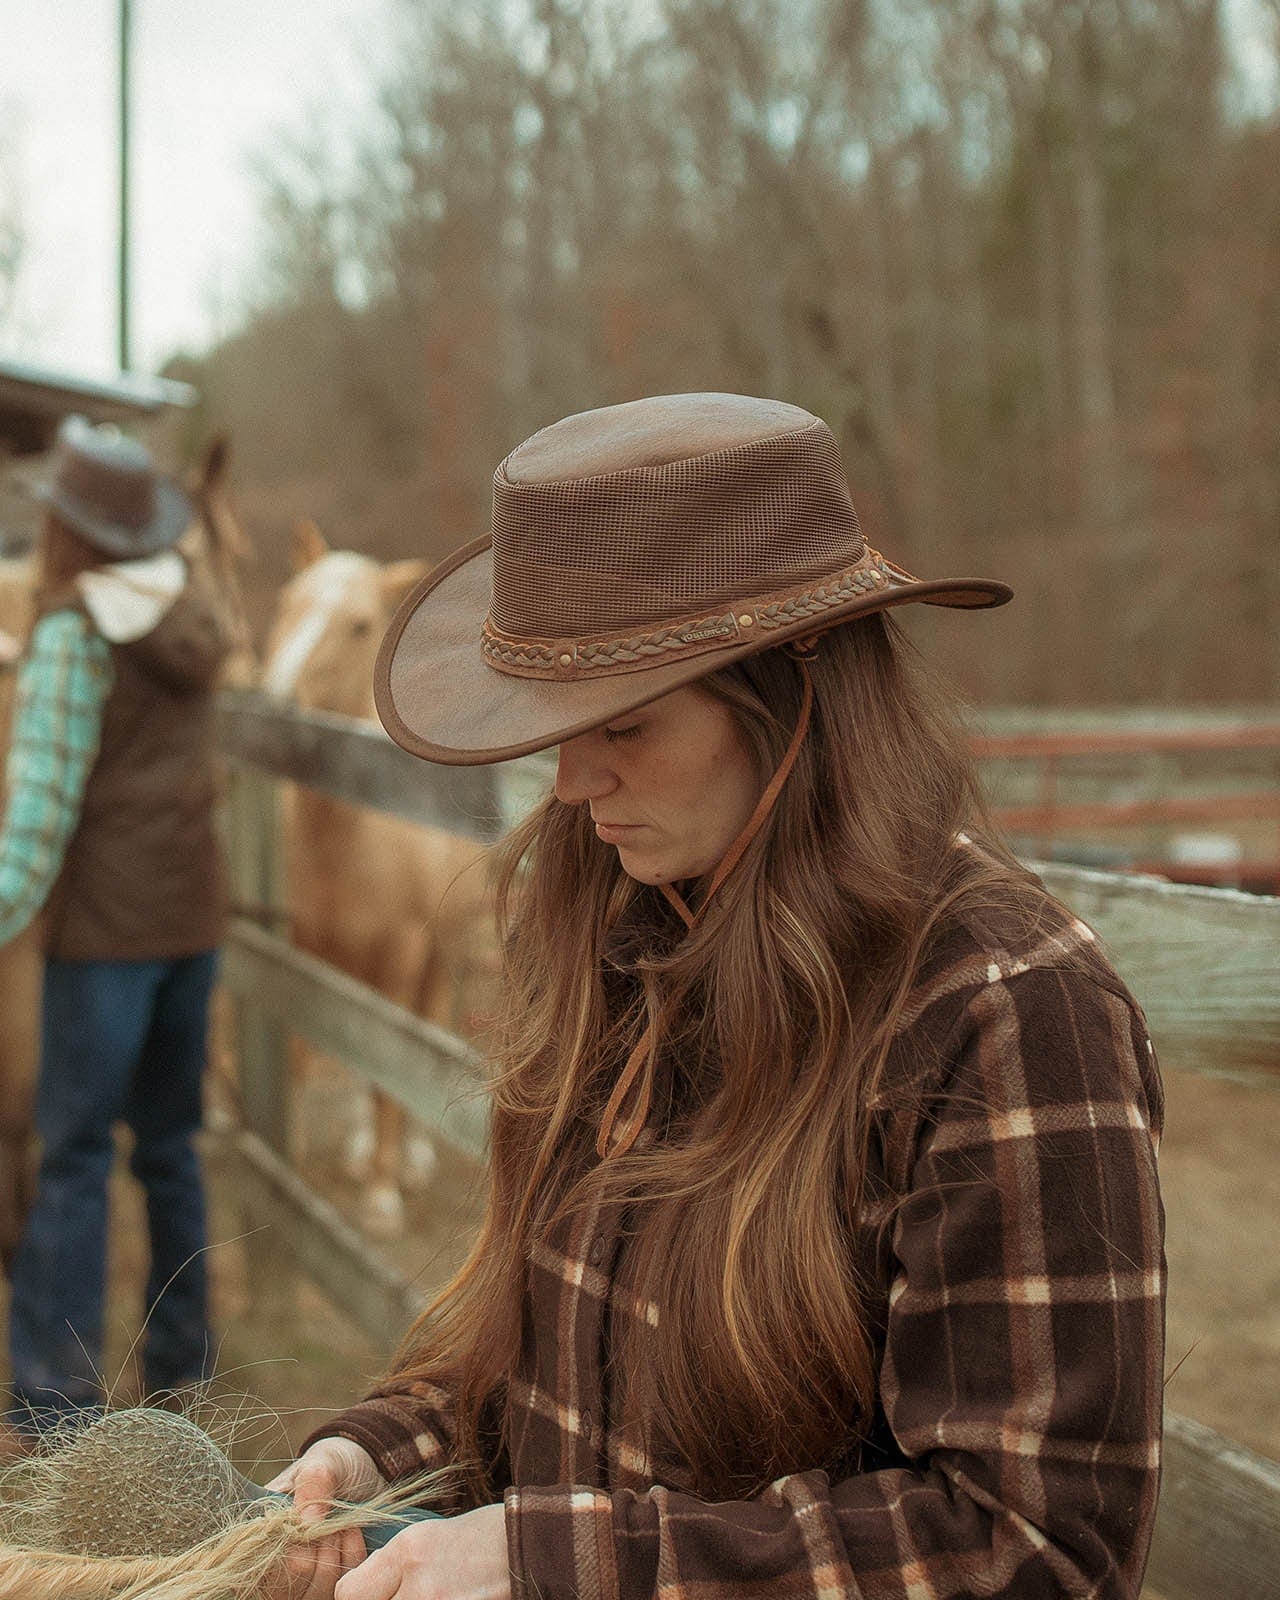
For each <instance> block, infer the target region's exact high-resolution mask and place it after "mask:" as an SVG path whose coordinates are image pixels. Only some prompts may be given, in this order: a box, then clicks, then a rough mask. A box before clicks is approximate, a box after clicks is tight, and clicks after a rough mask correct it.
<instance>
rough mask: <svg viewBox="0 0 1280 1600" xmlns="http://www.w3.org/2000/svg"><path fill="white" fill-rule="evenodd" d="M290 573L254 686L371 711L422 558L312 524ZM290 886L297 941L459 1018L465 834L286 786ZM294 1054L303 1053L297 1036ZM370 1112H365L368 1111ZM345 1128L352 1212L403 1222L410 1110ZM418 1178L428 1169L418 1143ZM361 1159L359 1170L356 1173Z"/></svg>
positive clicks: (373, 1225)
mask: <svg viewBox="0 0 1280 1600" xmlns="http://www.w3.org/2000/svg"><path fill="white" fill-rule="evenodd" d="M292 556H293V567H294V576H293V577H292V578H291V580H290V581H289V582H288V583H287V584H286V585H285V587H284V589H283V590H282V592H281V595H280V599H279V602H278V605H277V608H276V614H275V618H274V621H273V623H272V627H271V631H270V634H269V636H268V640H267V650H266V660H265V662H264V665H263V669H262V687H263V688H264V689H265V690H266V691H267V693H268V694H271V695H273V696H274V697H276V698H277V699H280V700H288V701H292V702H293V703H294V704H296V705H298V706H300V707H302V708H303V709H305V710H313V711H334V712H341V713H343V714H345V715H347V716H352V717H361V718H368V719H372V718H373V717H374V707H373V663H374V658H375V656H376V655H377V651H378V643H379V641H380V639H381V638H382V635H383V633H384V632H385V630H386V626H387V623H388V622H389V621H390V619H391V614H392V612H393V611H394V610H395V607H396V605H397V604H398V603H399V601H400V599H401V597H402V596H403V595H404V594H405V593H407V591H408V590H409V589H410V588H411V587H412V585H413V584H414V583H416V582H417V580H418V579H419V578H420V577H422V576H423V574H424V573H425V572H426V571H427V564H426V563H424V562H421V561H399V562H394V563H392V564H391V565H389V566H382V565H380V564H379V563H378V562H376V561H374V560H372V559H371V558H370V557H368V556H363V555H357V554H355V553H354V552H352V551H349V550H330V549H329V546H328V544H327V543H326V542H325V539H324V536H323V535H322V534H321V532H320V530H319V529H318V528H317V527H316V526H315V524H314V523H311V522H303V523H299V524H298V525H297V526H296V527H295V528H294V530H293V547H292ZM284 805H285V812H284V817H283V823H284V846H285V862H286V874H285V877H286V886H287V887H286V896H287V903H288V910H289V914H290V918H291V921H292V924H293V937H294V941H295V943H297V944H298V945H299V946H300V947H301V948H302V949H304V950H307V951H309V952H311V953H312V954H313V955H317V956H320V957H321V958H322V959H323V960H325V961H328V962H330V963H331V964H332V965H334V966H336V967H340V968H342V970H343V971H345V972H349V973H351V975H352V976H353V977H356V978H359V979H361V980H362V981H363V982H364V983H367V984H368V985H369V986H370V987H371V988H374V989H377V990H379V991H380V992H381V993H382V994H385V995H386V996H387V997H388V998H389V999H391V1000H394V1001H396V1002H397V1003H398V1004H400V1005H402V1006H404V1007H406V1008H407V1009H408V1010H411V1011H415V1012H417V1013H418V1014H419V1015H422V1016H426V1017H430V1018H431V1019H432V1020H434V1021H436V1022H439V1023H441V1024H443V1025H446V1026H447V1025H450V1024H451V1023H453V1022H455V1021H456V1017H455V1009H456V1004H457V998H458V995H459V992H460V989H461V987H462V983H463V981H464V978H465V976H466V974H467V973H468V970H469V968H470V967H471V965H472V963H473V961H474V960H475V958H476V956H477V954H478V952H479V951H480V950H481V949H482V948H483V941H484V929H485V927H486V925H487V921H488V904H489V903H488V894H487V884H486V882H485V873H484V871H483V869H482V865H481V862H482V857H483V851H482V849H481V847H480V846H479V845H477V844H476V843H474V841H469V840H464V839H460V838H458V837H457V836H455V835H453V834H449V833H443V832H440V831H437V830H435V829H431V828H425V827H421V826H419V825H416V824H414V823H410V822H405V821H402V820H401V819H400V818H398V817H392V816H388V815H386V814H385V813H383V812H378V811H373V810H368V809H366V808H363V807H359V806H352V805H347V804H345V803H343V802H342V801H339V800H333V799H330V798H329V797H328V796H326V795H322V794H319V793H317V792H316V791H315V790H309V789H303V788H300V787H298V786H296V785H289V786H287V787H286V790H285V801H284ZM293 1049H294V1056H295V1061H297V1062H298V1064H299V1065H302V1063H303V1062H304V1061H305V1059H306V1053H305V1051H304V1050H303V1048H302V1046H301V1045H300V1044H297V1043H295V1045H294V1047H293ZM370 1112H371V1118H370V1116H369V1113H370ZM364 1115H365V1117H366V1121H365V1123H364V1125H363V1126H362V1127H357V1128H356V1129H355V1130H353V1131H354V1134H355V1144H354V1146H353V1147H352V1148H351V1150H349V1158H351V1159H352V1164H353V1166H354V1167H355V1168H356V1169H357V1171H356V1172H353V1175H358V1176H360V1177H368V1178H369V1180H370V1181H369V1183H368V1185H367V1187H366V1189H365V1192H364V1195H363V1198H362V1205H361V1210H362V1214H363V1220H364V1222H365V1225H366V1226H367V1227H368V1228H369V1229H370V1231H371V1232H376V1233H379V1234H381V1235H383V1236H391V1235H394V1234H395V1233H398V1232H399V1231H400V1230H401V1229H402V1227H403V1222H404V1200H403V1187H404V1184H405V1182H406V1179H411V1178H412V1177H413V1176H414V1174H413V1173H412V1171H411V1164H409V1165H407V1164H406V1161H405V1155H406V1151H405V1133H406V1119H405V1116H404V1113H403V1111H402V1110H401V1108H400V1107H399V1106H398V1105H397V1104H396V1102H395V1101H393V1100H391V1099H390V1098H389V1097H388V1096H386V1095H382V1094H378V1093H376V1092H375V1093H373V1094H372V1095H371V1096H370V1097H369V1099H368V1100H367V1101H366V1102H365V1107H364ZM419 1153H420V1163H421V1166H422V1167H423V1168H424V1169H425V1170H422V1171H420V1172H419V1173H418V1174H417V1177H418V1179H419V1181H423V1180H425V1178H426V1177H427V1176H428V1175H429V1169H430V1167H431V1166H433V1165H434V1158H433V1156H432V1155H431V1152H430V1148H429V1146H422V1147H420V1152H419ZM360 1169H364V1170H360Z"/></svg>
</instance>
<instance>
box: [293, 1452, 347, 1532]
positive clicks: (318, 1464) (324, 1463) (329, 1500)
mask: <svg viewBox="0 0 1280 1600" xmlns="http://www.w3.org/2000/svg"><path fill="white" fill-rule="evenodd" d="M343 1487H344V1486H343V1485H341V1484H339V1482H338V1475H337V1473H336V1472H335V1471H334V1470H333V1465H332V1463H331V1462H329V1461H328V1460H327V1459H324V1458H323V1457H322V1458H320V1459H318V1460H314V1461H313V1460H311V1459H310V1452H308V1453H307V1455H305V1456H303V1457H302V1459H301V1460H300V1461H299V1462H297V1463H296V1471H295V1472H294V1475H293V1484H292V1490H293V1503H294V1506H295V1507H296V1509H297V1512H298V1515H299V1516H300V1517H301V1518H302V1520H303V1521H304V1522H318V1521H319V1520H320V1518H321V1517H323V1516H326V1515H327V1514H328V1513H329V1512H330V1511H331V1510H332V1509H333V1502H334V1501H335V1500H336V1499H338V1498H340V1497H341V1493H342V1488H343Z"/></svg>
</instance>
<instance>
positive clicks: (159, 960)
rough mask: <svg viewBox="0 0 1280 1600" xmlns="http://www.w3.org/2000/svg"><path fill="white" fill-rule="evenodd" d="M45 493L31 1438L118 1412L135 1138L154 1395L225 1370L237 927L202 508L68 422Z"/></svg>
mask: <svg viewBox="0 0 1280 1600" xmlns="http://www.w3.org/2000/svg"><path fill="white" fill-rule="evenodd" d="M45 499H46V501H47V506H46V512H45V519H44V523H43V526H42V529H41V536H40V585H41V587H40V595H39V603H38V613H39V616H38V620H37V622H36V626H35V629H34V631H33V634H32V638H31V644H30V649H29V652H28V654H27V657H26V660H25V661H24V663H23V666H22V669H21V676H20V680H19V688H18V701H17V714H16V720H15V725H14V732H13V745H12V751H11V754H10V758H9V765H8V778H9V796H8V807H7V811H6V814H5V819H4V827H3V831H2V832H0V945H5V944H7V943H8V942H9V941H11V940H14V939H16V938H17V937H18V936H20V935H21V934H22V933H23V931H24V929H27V928H29V927H30V926H31V925H32V923H33V921H34V920H35V919H37V918H39V919H40V923H41V927H40V933H41V942H42V944H43V948H44V950H45V953H46V964H45V972H44V996H43V1016H42V1037H41V1061H40V1073H39V1085H38V1091H37V1106H36V1122H37V1128H38V1131H39V1134H40V1138H41V1142H42V1152H41V1161H40V1172H39V1178H38V1183H37V1191H36V1197H35V1202H34V1205H33V1206H32V1209H31V1212H30V1215H29V1216H28V1217H27V1219H26V1226H25V1229H24V1231H23V1233H22V1238H21V1243H20V1245H19V1247H18V1250H17V1253H16V1256H15V1259H14V1262H13V1273H12V1286H11V1287H12V1296H11V1300H10V1306H9V1347H10V1358H11V1372H12V1389H13V1399H14V1407H13V1410H12V1411H11V1413H10V1415H9V1421H10V1423H11V1424H12V1425H13V1427H15V1428H16V1429H17V1430H18V1431H19V1432H20V1433H22V1434H25V1435H28V1436H29V1435H30V1434H31V1433H33V1432H34V1431H36V1430H38V1429H39V1428H40V1427H42V1426H44V1425H45V1424H47V1423H53V1422H56V1421H58V1420H59V1419H61V1418H63V1417H65V1416H66V1415H67V1414H69V1413H74V1412H75V1411H76V1410H78V1409H80V1408H83V1407H90V1406H93V1405H96V1404H101V1402H102V1399H103V1391H104V1382H105V1380H104V1376H103V1371H102V1337H103V1328H102V1319H103V1291H104V1280H105V1276H106V1243H107V1240H106V1232H107V1178H108V1174H109V1172H110V1168H111V1163H112V1157H113V1151H114V1145H113V1142H112V1126H113V1124H114V1123H115V1122H116V1121H117V1120H124V1121H127V1122H128V1124H129V1126H130V1128H131V1130H132V1132H133V1136H134V1138H133V1149H132V1154H131V1158H130V1164H131V1167H132V1170H133V1172H134V1175H135V1176H136V1177H137V1178H138V1179H139V1181H140V1182H141V1183H142V1185H143V1186H144V1188H145V1190H146V1195H147V1222H148V1233H149V1239H150V1245H151V1270H150V1276H149V1279H148V1285H147V1303H148V1309H149V1316H148V1320H147V1329H146V1339H145V1344H144V1348H143V1351H142V1356H143V1369H144V1376H145V1380H146V1384H147V1388H148V1390H149V1391H151V1392H158V1391H162V1390H167V1389H172V1388H179V1387H184V1386H186V1385H188V1384H191V1383H194V1382H197V1381H199V1380H200V1379H201V1378H202V1377H204V1376H205V1375H206V1374H207V1368H208V1364H209V1361H210V1357H211V1353H212V1352H211V1340H210V1335H209V1327H208V1318H207V1305H206V1300H207V1296H206V1285H205V1271H204V1256H203V1252H204V1247H205V1242H206V1230H205V1203H204V1191H203V1186H202V1183H201V1178H200V1171H199V1166H198V1163H197V1158H196V1152H195V1148H194V1144H193V1139H194V1135H195V1132H196V1130H197V1128H198V1127H199V1124H200V1080H201V1074H202V1071H203V1067H204V1061H205V1035H206V1032H207V1026H208V1003H209V992H210V988H211V985H212V982H213V975H214V964H215V947H216V945H217V944H218V942H219V940H220V938H221V930H222V922H223V892H222V883H221V872H220V864H219V860H218V848H217V841H216V838H215V827H214V815H213V812H214V799H215V794H214V781H213V770H212V762H213V689H214V683H215V678H216V675H217V671H218V668H219V666H220V665H221V663H222V661H223V658H224V657H225V656H226V654H227V651H228V649H229V647H230V644H231V641H232V630H231V627H230V623H229V620H228V614H227V607H226V604H225V601H224V598H223V596H222V594H221V592H220V590H219V588H218V586H217V585H216V584H215V583H214V582H213V579H212V576H211V574H210V573H208V572H206V571H205V570H204V568H203V565H202V564H201V563H198V562H197V563H192V562H190V561H188V559H187V557H186V555H184V554H183V553H182V552H181V551H180V550H179V549H178V544H179V541H180V540H181V539H182V536H183V535H184V534H185V533H187V531H188V529H189V528H191V527H192V525H193V523H194V521H195V517H196V512H195V508H194V507H193V505H192V504H191V502H190V501H189V500H188V498H187V496H186V495H185V494H184V493H183V492H182V491H181V490H180V489H179V488H178V487H177V485H176V484H174V483H171V482H170V481H169V480H168V479H166V478H163V477H161V476H160V475H159V474H158V473H157V472H156V471H155V468H154V466H153V464H152V461H151V458H150V455H149V454H148V452H147V451H146V450H145V449H144V448H143V447H142V446H141V445H139V444H137V443H135V442H134V441H133V440H131V439H128V438H126V437H124V436H123V435H121V434H120V433H119V432H118V431H117V430H115V429H113V428H93V427H91V426H90V425H89V424H88V423H87V422H86V421H85V420H84V419H83V418H81V417H71V418H69V419H68V420H67V422H66V423H65V424H64V425H63V427H62V429H61V431H60V433H59V436H58V443H57V449H56V451H55V455H54V473H53V478H52V482H51V485H50V487H49V488H48V490H47V493H46V494H45Z"/></svg>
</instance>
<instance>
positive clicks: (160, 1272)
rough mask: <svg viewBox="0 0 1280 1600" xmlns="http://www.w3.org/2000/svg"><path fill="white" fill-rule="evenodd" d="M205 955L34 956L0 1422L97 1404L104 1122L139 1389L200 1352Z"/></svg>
mask: <svg viewBox="0 0 1280 1600" xmlns="http://www.w3.org/2000/svg"><path fill="white" fill-rule="evenodd" d="M216 963H217V957H216V954H215V952H213V951H206V952H204V953H202V954H200V955H194V956H186V957H183V958H181V959H179V960H174V961H50V962H49V964H48V967H47V969H46V972H45V981H44V1032H43V1043H42V1054H41V1063H40V1083H39V1089H38V1092H37V1097H36V1126H37V1129H38V1131H39V1134H40V1137H41V1139H42V1141H43V1154H42V1156H41V1161H40V1177H39V1185H38V1188H37V1192H36V1199H35V1204H34V1206H33V1207H32V1210H31V1214H30V1216H29V1217H28V1219H27V1225H26V1230H25V1232H24V1233H23V1236H22V1242H21V1244H20V1246H19V1248H18V1254H17V1258H16V1260H15V1262H14V1269H13V1281H12V1297H11V1301H10V1311H9V1348H10V1356H11V1361H12V1373H13V1376H12V1383H13V1395H14V1400H15V1402H16V1407H17V1409H16V1411H15V1413H14V1415H13V1417H12V1418H11V1420H14V1421H22V1420H26V1421H27V1422H29V1423H38V1422H40V1421H42V1420H43V1419H44V1418H45V1417H48V1416H49V1415H50V1414H52V1415H53V1416H56V1415H58V1414H63V1413H66V1412H67V1411H69V1410H72V1409H76V1408H79V1407H82V1406H92V1405H95V1404H101V1403H102V1400H103V1398H104V1395H103V1388H104V1384H105V1385H106V1386H107V1387H109V1386H110V1383H111V1376H112V1375H109V1374H103V1372H102V1370H101V1364H102V1317H103V1294H104V1288H105V1278H106V1253H107V1179H108V1177H109V1175H110V1171H111V1162H112V1155H113V1143H112V1125H113V1123H115V1122H117V1121H119V1120H121V1119H123V1120H124V1121H125V1122H127V1123H128V1125H129V1127H130V1128H131V1129H132V1130H133V1136H134V1147H133V1157H132V1161H131V1163H130V1164H131V1167H132V1170H133V1174H134V1176H135V1177H136V1178H137V1179H138V1180H139V1181H140V1182H141V1183H142V1185H143V1188H144V1189H145V1191H146V1200H147V1223H148V1231H149V1234H150V1241H151V1271H150V1277H149V1279H148V1282H147V1309H148V1312H149V1320H148V1322H147V1327H146V1334H145V1342H144V1346H143V1372H144V1376H145V1382H146V1385H147V1389H148V1390H149V1391H151V1392H154V1391H157V1390H161V1389H168V1388H174V1387H177V1386H179V1385H181V1384H185V1383H190V1382H193V1381H196V1380H198V1379H199V1378H200V1377H202V1376H204V1375H206V1374H207V1371H208V1369H209V1366H210V1364H211V1362H210V1351H211V1346H210V1338H209V1326H208V1309H207V1289H206V1281H205V1262H204V1254H203V1252H204V1249H205V1243H206V1231H205V1203H204V1187H203V1183H202V1181H201V1176H200V1167H199V1163H198V1160H197V1157H196V1152H195V1146H194V1143H193V1139H194V1135H195V1133H196V1130H197V1129H198V1128H199V1126H200V1079H201V1076H202V1074H203V1071H204V1065H205V1035H206V1030H207V1025H208V1014H209V992H210V990H211V988H212V986H213V978H214V970H215V967H216Z"/></svg>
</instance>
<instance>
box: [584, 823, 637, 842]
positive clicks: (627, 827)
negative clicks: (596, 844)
mask: <svg viewBox="0 0 1280 1600" xmlns="http://www.w3.org/2000/svg"><path fill="white" fill-rule="evenodd" d="M643 826H644V824H643V823H639V822H597V823H596V836H597V837H598V838H600V839H603V840H604V842H605V843H606V844H625V843H626V842H627V840H628V839H629V838H631V836H632V834H636V833H639V832H640V830H641V828H643Z"/></svg>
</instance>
